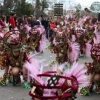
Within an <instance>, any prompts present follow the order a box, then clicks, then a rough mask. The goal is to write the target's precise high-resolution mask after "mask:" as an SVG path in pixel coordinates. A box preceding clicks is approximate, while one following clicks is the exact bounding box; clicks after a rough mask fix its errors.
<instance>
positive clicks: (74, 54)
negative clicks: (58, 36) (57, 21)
mask: <svg viewBox="0 0 100 100" xmlns="http://www.w3.org/2000/svg"><path fill="white" fill-rule="evenodd" d="M70 47H71V52H70V53H69V59H70V61H71V62H74V60H76V59H77V58H78V57H79V53H80V46H79V44H78V43H77V42H74V43H71V44H70Z"/></svg>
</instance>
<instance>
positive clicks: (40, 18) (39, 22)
mask: <svg viewBox="0 0 100 100" xmlns="http://www.w3.org/2000/svg"><path fill="white" fill-rule="evenodd" d="M41 20H42V17H39V18H38V20H37V21H36V25H42V23H41Z"/></svg>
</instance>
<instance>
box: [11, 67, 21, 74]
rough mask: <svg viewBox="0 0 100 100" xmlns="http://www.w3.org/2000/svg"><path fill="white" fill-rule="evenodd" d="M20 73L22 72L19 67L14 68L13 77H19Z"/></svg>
mask: <svg viewBox="0 0 100 100" xmlns="http://www.w3.org/2000/svg"><path fill="white" fill-rule="evenodd" d="M19 72H20V70H19V68H17V67H15V68H12V73H13V75H15V76H17V75H19Z"/></svg>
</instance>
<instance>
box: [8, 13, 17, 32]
mask: <svg viewBox="0 0 100 100" xmlns="http://www.w3.org/2000/svg"><path fill="white" fill-rule="evenodd" d="M15 16H16V13H12V14H11V16H10V18H9V30H11V29H14V28H15V26H16V25H15Z"/></svg>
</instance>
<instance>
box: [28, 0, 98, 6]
mask: <svg viewBox="0 0 100 100" xmlns="http://www.w3.org/2000/svg"><path fill="white" fill-rule="evenodd" d="M27 1H28V2H29V1H30V2H32V0H27ZM47 1H52V2H55V3H57V2H59V1H60V3H63V4H64V8H66V7H67V6H68V3H69V1H70V2H71V4H73V3H75V4H78V3H80V4H81V5H82V6H83V8H84V7H90V6H91V4H92V3H93V2H95V1H98V2H100V0H47Z"/></svg>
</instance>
